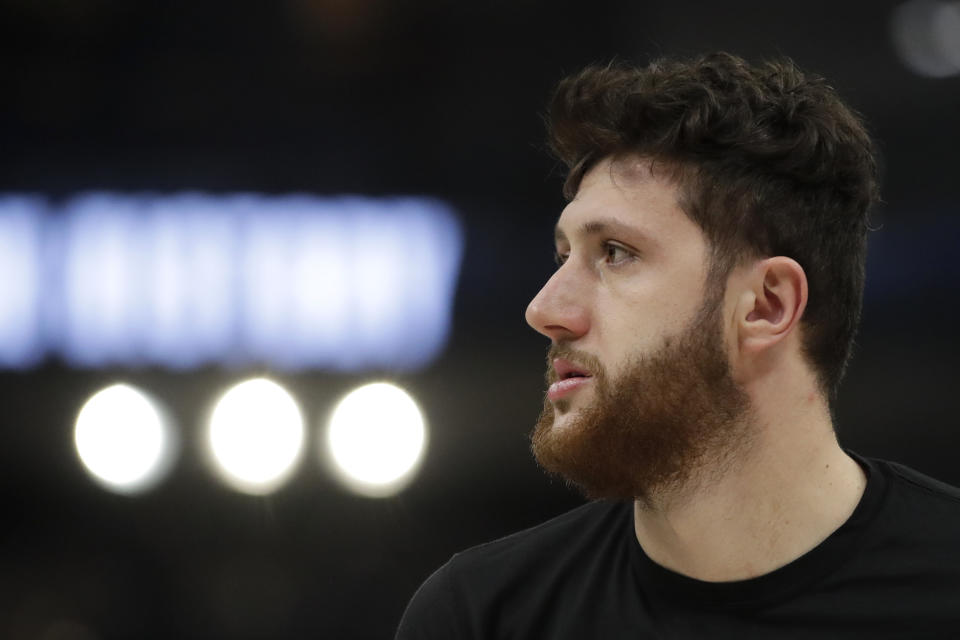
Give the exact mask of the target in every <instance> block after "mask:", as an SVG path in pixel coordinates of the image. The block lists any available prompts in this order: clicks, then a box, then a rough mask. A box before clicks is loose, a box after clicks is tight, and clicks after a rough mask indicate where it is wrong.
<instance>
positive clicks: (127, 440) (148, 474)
mask: <svg viewBox="0 0 960 640" xmlns="http://www.w3.org/2000/svg"><path fill="white" fill-rule="evenodd" d="M173 436H174V434H173V432H172V430H171V428H170V424H169V422H168V421H167V420H166V418H165V417H164V415H163V414H162V412H161V410H160V408H159V407H158V406H157V404H156V403H155V402H154V401H153V400H151V399H150V398H149V397H147V395H146V394H144V393H143V392H142V391H139V390H137V389H135V388H134V387H131V386H129V385H126V384H115V385H112V386H110V387H107V388H106V389H103V390H101V391H99V392H97V393H96V394H94V395H93V396H92V397H91V398H90V399H89V400H87V402H86V403H85V404H84V405H83V408H82V409H80V413H79V415H78V416H77V422H76V427H75V429H74V443H75V445H76V448H77V454H78V455H79V457H80V460H81V462H82V463H83V466H84V467H85V468H86V470H87V471H88V472H89V473H90V475H91V476H92V477H93V478H94V479H95V480H96V481H97V482H98V483H99V484H101V485H102V486H103V487H105V488H107V489H109V490H111V491H114V492H117V493H138V492H140V491H143V490H146V489H149V488H150V487H152V486H154V485H155V484H156V483H157V482H158V481H159V480H161V479H162V477H163V476H165V475H166V472H167V471H168V470H169V466H170V462H171V460H172V457H173V452H174V448H175V447H174V444H175V442H174V437H173Z"/></svg>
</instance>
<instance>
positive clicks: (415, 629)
mask: <svg viewBox="0 0 960 640" xmlns="http://www.w3.org/2000/svg"><path fill="white" fill-rule="evenodd" d="M631 515H632V509H631V507H630V505H629V504H628V503H603V502H592V503H588V504H585V505H583V506H580V507H578V508H576V509H573V510H572V511H568V512H566V513H564V514H562V515H560V516H557V517H555V518H552V519H551V520H548V521H546V522H544V523H542V524H539V525H537V526H535V527H531V528H529V529H525V530H523V531H520V532H517V533H514V534H512V535H509V536H506V537H503V538H500V539H498V540H494V541H492V542H487V543H484V544H480V545H477V546H475V547H472V548H470V549H467V550H466V551H462V552H460V553H457V554H456V555H454V556H453V557H452V558H451V559H450V560H449V561H448V562H447V563H446V564H445V565H443V566H442V567H440V568H439V569H438V570H437V571H436V572H434V574H433V575H431V576H430V577H429V578H428V579H427V581H426V582H424V584H423V585H422V586H421V587H420V589H419V590H418V591H417V593H416V594H415V595H414V597H413V599H412V600H411V601H410V604H409V605H408V606H407V611H406V613H404V616H403V620H402V621H401V623H400V631H399V632H398V635H397V638H398V639H402V640H407V639H414V638H424V639H426V638H452V637H456V638H473V637H477V638H482V637H490V636H491V635H493V636H496V635H497V633H495V632H494V631H495V628H497V627H496V625H499V624H503V623H504V622H505V621H508V620H509V619H510V616H509V615H506V614H505V610H507V609H510V610H514V611H534V610H539V609H541V608H542V607H543V606H544V603H542V602H539V601H538V598H547V597H553V598H556V597H557V588H558V587H559V586H560V585H569V584H571V583H574V584H577V583H581V582H582V581H581V580H580V579H578V577H582V576H584V575H587V574H589V573H590V566H591V563H594V562H598V561H599V560H598V559H599V558H601V557H602V556H603V555H604V554H603V553H598V552H600V550H602V549H603V548H604V547H606V548H608V549H610V548H615V547H617V546H618V545H619V546H626V545H624V544H623V541H624V540H629V536H627V535H625V534H624V527H626V526H631V527H632V525H631V524H630V523H632V518H631V517H630V516H631ZM561 590H562V589H561ZM551 594H552V595H551ZM554 605H555V603H554Z"/></svg>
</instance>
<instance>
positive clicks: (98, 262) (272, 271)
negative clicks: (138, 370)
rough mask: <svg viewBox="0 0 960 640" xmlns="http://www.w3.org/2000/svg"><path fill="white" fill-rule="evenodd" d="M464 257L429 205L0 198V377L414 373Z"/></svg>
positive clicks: (438, 337) (458, 238)
mask: <svg viewBox="0 0 960 640" xmlns="http://www.w3.org/2000/svg"><path fill="white" fill-rule="evenodd" d="M462 252H463V237H462V232H461V229H460V226H459V224H458V222H457V220H456V217H455V215H454V212H453V210H452V209H451V208H450V207H449V206H448V205H446V204H444V203H443V202H440V201H437V200H433V199H430V198H413V197H405V198H365V197H359V196H350V197H316V196H309V195H288V196H265V195H260V194H226V195H209V194H201V193H180V194H172V195H162V196H157V195H152V194H118V193H112V192H106V191H103V192H87V193H82V194H79V195H77V196H75V197H72V198H70V199H68V200H67V201H65V202H64V203H63V204H58V205H53V204H51V203H47V202H44V201H43V200H42V199H41V198H37V197H28V196H17V195H8V196H0V273H4V274H8V275H9V274H16V277H7V278H6V279H5V280H3V281H0V367H24V366H30V365H32V364H35V363H36V362H37V361H39V360H41V359H42V357H43V356H44V355H46V354H48V353H58V354H60V355H62V356H63V357H64V359H65V360H66V361H67V362H69V363H70V364H72V365H78V366H81V367H103V366H114V365H131V364H132V365H143V364H160V365H162V366H166V367H173V368H178V369H181V368H186V367H196V366H201V365H204V364H209V363H222V364H228V365H248V364H269V365H271V366H273V367H277V368H284V369H303V368H314V369H333V370H350V371H356V370H359V369H365V368H377V369H383V368H389V369H391V370H411V369H416V368H418V367H421V366H424V365H425V364H427V363H429V362H430V361H431V360H432V359H433V358H434V357H435V356H436V355H437V354H438V353H439V352H440V351H441V349H442V347H443V345H444V344H445V342H446V340H447V336H448V335H449V332H450V324H451V316H452V312H453V299H454V291H455V289H456V282H457V273H458V271H459V266H460V258H461V255H462Z"/></svg>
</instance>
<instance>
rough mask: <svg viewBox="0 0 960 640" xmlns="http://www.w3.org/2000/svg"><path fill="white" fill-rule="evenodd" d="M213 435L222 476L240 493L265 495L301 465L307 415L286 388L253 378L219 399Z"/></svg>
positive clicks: (213, 448) (211, 441)
mask: <svg viewBox="0 0 960 640" xmlns="http://www.w3.org/2000/svg"><path fill="white" fill-rule="evenodd" d="M208 435H209V440H208V444H209V446H210V453H211V454H212V459H213V462H214V465H215V469H216V470H217V472H218V474H219V475H220V477H221V478H222V479H223V480H224V481H225V482H226V483H227V484H228V485H229V486H231V487H232V488H234V489H237V490H238V491H242V492H244V493H250V494H254V495H262V494H266V493H270V492H272V491H275V490H276V489H278V488H279V487H280V486H281V485H282V484H284V483H285V482H286V481H287V479H288V478H289V476H290V474H291V473H292V472H293V470H294V468H295V467H296V465H297V462H298V461H299V459H300V456H301V453H302V449H303V438H304V429H303V417H302V416H301V413H300V409H299V408H298V407H297V403H296V401H295V400H294V399H293V397H292V396H291V395H290V394H289V393H288V392H287V391H286V390H285V389H284V388H283V387H281V386H280V385H278V384H277V383H275V382H272V381H270V380H267V379H265V378H254V379H252V380H247V381H245V382H241V383H239V384H237V385H236V386H234V387H232V388H231V389H230V390H229V391H227V392H226V393H225V394H224V395H223V396H222V397H221V398H220V400H219V401H218V402H217V404H216V406H215V407H214V410H213V413H212V414H211V417H210V425H209V431H208Z"/></svg>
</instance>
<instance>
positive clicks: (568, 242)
mask: <svg viewBox="0 0 960 640" xmlns="http://www.w3.org/2000/svg"><path fill="white" fill-rule="evenodd" d="M548 127H549V136H550V143H551V147H552V149H553V150H554V152H555V153H556V154H557V156H558V157H559V158H560V159H561V160H562V161H563V162H564V163H565V165H566V166H567V168H568V170H569V173H568V176H567V180H566V185H565V192H566V195H567V197H568V199H569V202H568V205H567V206H566V207H565V209H564V210H563V212H562V213H561V215H560V217H559V220H558V222H557V225H556V229H555V247H556V253H557V270H556V271H555V272H554V274H553V275H552V277H551V278H550V279H549V281H548V282H547V283H546V284H545V285H544V286H543V288H542V289H541V290H540V292H539V293H538V294H537V295H536V297H535V298H534V299H533V300H532V301H531V302H530V305H529V307H528V308H527V315H526V317H527V322H528V323H529V324H530V325H531V326H532V327H533V328H534V329H535V330H537V331H538V332H540V333H541V334H543V335H544V336H546V337H547V338H549V340H550V349H549V353H548V358H547V391H546V397H545V399H544V407H543V411H542V413H541V415H540V418H539V420H538V422H537V424H536V426H535V427H534V430H533V433H532V436H531V443H532V450H533V453H534V456H535V457H536V459H537V461H538V462H539V464H540V465H541V466H542V467H543V468H544V469H545V470H546V471H548V472H550V473H553V474H557V475H558V476H560V477H562V478H564V479H566V480H567V481H568V482H569V483H571V484H572V485H574V486H576V487H577V488H579V489H580V490H581V491H582V492H583V493H584V494H585V495H586V496H587V497H589V498H591V499H592V500H591V502H589V503H587V504H585V505H583V506H582V507H579V508H577V509H575V510H573V511H571V512H568V513H566V514H563V515H561V516H559V517H557V518H555V519H553V520H550V521H549V522H546V523H544V524H542V525H540V526H538V527H534V528H532V529H529V530H526V531H523V532H520V533H517V534H514V535H512V536H508V537H506V538H503V539H501V540H497V541H494V542H491V543H487V544H485V545H481V546H479V547H475V548H473V549H470V550H468V551H465V552H463V553H460V554H457V555H455V556H454V557H453V558H452V559H451V560H450V561H449V562H448V563H447V564H445V565H444V566H443V567H441V568H440V569H439V570H438V571H437V572H436V573H434V574H433V575H432V576H431V577H430V578H429V579H428V580H427V582H425V583H424V585H423V586H422V587H421V588H420V590H419V591H418V592H417V594H416V595H415V596H414V598H413V600H412V601H411V603H410V605H409V606H408V608H407V611H406V613H405V614H404V618H403V620H402V621H401V624H400V628H399V630H398V633H397V637H398V638H399V639H400V640H413V639H421V638H423V639H426V638H437V639H439V638H478V639H479V638H485V639H487V638H490V639H493V638H498V639H499V638H517V639H519V638H551V639H563V638H578V639H582V638H604V639H613V638H717V637H720V638H861V637H862V638H868V637H869V638H876V637H903V638H924V637H945V638H946V637H960V490H957V489H955V488H953V487H950V486H947V485H944V484H942V483H939V482H937V481H935V480H932V479H930V478H927V477H925V476H923V475H922V474H919V473H917V472H916V471H913V470H911V469H908V468H906V467H903V466H901V465H898V464H895V463H890V462H885V461H880V460H872V459H867V458H863V457H861V456H858V455H857V454H855V453H853V452H849V451H846V450H844V449H843V448H841V446H840V444H839V443H838V441H837V438H836V435H835V432H834V425H833V420H832V414H831V404H832V402H833V401H834V399H835V398H836V395H837V393H838V389H839V385H840V381H841V379H842V377H843V372H844V370H845V368H846V366H847V363H848V361H849V359H850V354H851V349H852V345H853V340H854V336H855V334H856V329H857V325H858V322H859V316H860V309H861V300H862V294H863V287H864V265H865V256H866V235H867V229H868V214H869V210H870V208H871V206H872V205H873V204H874V203H875V201H876V200H877V197H878V196H877V194H878V188H877V168H876V160H875V151H874V144H873V142H872V141H871V139H870V137H869V135H868V134H867V133H866V131H865V128H864V126H863V124H862V122H861V121H860V118H859V117H858V116H857V115H856V114H855V113H854V112H852V111H851V110H850V109H849V108H848V107H847V106H846V105H845V104H844V103H843V102H842V101H841V100H840V99H839V97H838V96H837V95H836V93H835V92H834V90H833V89H832V88H831V87H830V86H829V85H828V84H827V83H826V81H825V80H824V79H822V78H819V77H816V76H813V75H810V74H807V73H804V72H803V71H801V70H800V69H798V68H797V67H796V66H795V65H794V64H793V63H791V62H790V61H786V60H779V61H772V62H767V63H764V64H760V65H750V64H748V63H746V62H745V61H744V60H742V59H740V58H737V57H735V56H732V55H729V54H723V53H718V54H712V55H707V56H703V57H699V58H696V59H693V60H685V61H677V60H664V61H659V62H655V63H652V64H650V65H648V66H646V67H643V68H629V67H614V66H610V67H591V68H588V69H586V70H584V71H582V72H580V73H578V74H576V75H573V76H570V77H568V78H566V79H564V80H563V81H562V82H561V83H560V85H559V87H558V88H557V91H556V93H555V94H554V97H553V99H552V101H551V103H550V107H549V113H548Z"/></svg>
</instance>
